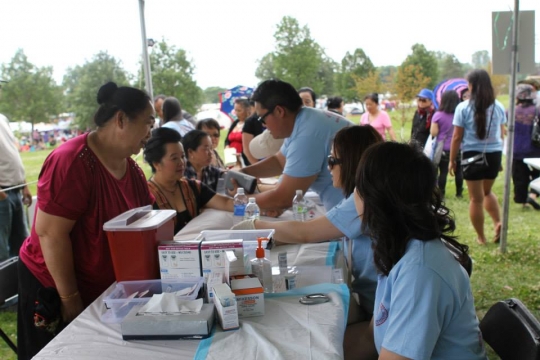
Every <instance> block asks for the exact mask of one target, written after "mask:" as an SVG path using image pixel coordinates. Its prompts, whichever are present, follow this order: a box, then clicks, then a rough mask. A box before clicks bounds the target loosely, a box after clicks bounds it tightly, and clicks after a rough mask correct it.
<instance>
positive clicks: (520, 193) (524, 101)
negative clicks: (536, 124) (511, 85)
mask: <svg viewBox="0 0 540 360" xmlns="http://www.w3.org/2000/svg"><path fill="white" fill-rule="evenodd" d="M535 99H536V91H535V89H534V87H533V86H531V85H529V84H519V85H518V86H517V87H516V115H515V116H516V121H515V127H514V129H515V130H514V156H513V158H512V180H513V182H514V202H515V203H517V204H523V206H524V207H526V206H527V204H529V205H531V206H532V207H533V208H534V209H535V210H540V204H538V203H537V202H536V201H535V200H534V199H533V197H531V196H530V195H529V183H530V182H531V181H532V180H534V179H536V178H537V177H538V176H540V171H539V170H537V169H534V168H533V169H531V168H530V167H529V166H528V165H527V164H525V163H524V162H523V159H524V158H529V157H540V148H537V147H535V146H533V144H532V143H531V132H532V127H533V120H534V118H535V117H536V116H537V115H538V114H540V111H539V109H537V108H536V107H535V106H534V102H533V101H534V100H535ZM532 193H534V194H535V195H538V194H536V193H535V192H534V191H533V192H532ZM535 195H533V196H535Z"/></svg>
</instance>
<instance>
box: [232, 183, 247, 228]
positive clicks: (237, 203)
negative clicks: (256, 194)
mask: <svg viewBox="0 0 540 360" xmlns="http://www.w3.org/2000/svg"><path fill="white" fill-rule="evenodd" d="M247 203H248V198H247V196H246V194H244V188H238V189H237V190H236V195H234V213H233V224H234V225H236V224H238V223H239V222H240V221H242V220H244V216H245V211H246V205H247Z"/></svg>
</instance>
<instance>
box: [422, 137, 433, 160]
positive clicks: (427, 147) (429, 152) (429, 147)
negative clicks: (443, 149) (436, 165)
mask: <svg viewBox="0 0 540 360" xmlns="http://www.w3.org/2000/svg"><path fill="white" fill-rule="evenodd" d="M433 140H434V137H433V136H431V135H429V136H428V138H427V140H426V143H425V144H424V154H425V155H426V156H427V157H428V158H429V159H430V160H432V159H433Z"/></svg>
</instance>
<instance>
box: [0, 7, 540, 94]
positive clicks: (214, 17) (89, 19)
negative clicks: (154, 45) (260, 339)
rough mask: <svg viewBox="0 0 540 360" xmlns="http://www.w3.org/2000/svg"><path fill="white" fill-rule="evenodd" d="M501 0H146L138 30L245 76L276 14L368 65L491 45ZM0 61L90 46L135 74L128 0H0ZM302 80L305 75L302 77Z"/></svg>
mask: <svg viewBox="0 0 540 360" xmlns="http://www.w3.org/2000/svg"><path fill="white" fill-rule="evenodd" d="M513 6H514V2H513V1H511V0H445V1H443V0H431V1H425V0H386V1H384V0H379V1H365V0H332V1H319V0H311V1H304V0H272V1H262V0H251V1H245V0H228V1H224V0H219V1H218V0H189V1H188V0H146V1H145V19H146V35H147V38H152V39H155V40H158V41H159V40H161V39H162V38H164V39H165V40H166V41H167V43H168V44H170V45H174V46H176V47H177V48H181V49H184V50H185V51H186V52H187V54H188V58H189V59H191V60H192V63H193V64H194V65H195V74H194V78H195V81H196V82H197V84H198V85H199V86H200V87H202V88H203V89H204V88H206V87H209V86H221V87H226V88H229V87H233V86H236V85H247V86H254V85H256V84H257V82H258V80H257V78H256V77H255V70H256V68H257V65H258V60H259V59H261V58H262V57H263V56H264V55H265V54H267V53H269V52H271V51H273V50H274V48H275V41H274V37H273V35H274V32H275V31H276V28H277V24H278V23H279V22H280V21H281V19H282V18H283V17H284V16H292V17H294V18H296V19H297V20H298V21H299V23H300V25H302V26H303V25H307V26H308V27H309V29H310V30H311V36H312V37H313V38H314V39H315V41H317V42H318V43H319V44H320V45H321V46H322V47H323V48H324V49H325V51H326V54H327V55H328V56H329V57H330V58H332V59H334V60H335V61H337V62H340V61H341V59H342V58H343V56H344V55H345V54H346V52H347V51H349V52H351V53H352V52H353V51H354V50H355V49H356V48H362V49H363V50H364V51H365V52H366V54H367V55H368V56H369V57H370V58H371V60H372V62H373V63H374V65H375V66H382V65H396V66H397V65H399V64H401V62H402V61H403V60H404V59H405V58H406V57H407V55H408V54H409V53H410V52H411V46H412V45H413V44H415V43H422V44H424V45H425V46H426V48H427V49H428V50H432V51H444V52H447V53H452V54H454V55H456V57H457V58H458V59H459V60H460V61H461V62H470V61H471V55H472V54H473V53H474V52H475V51H478V50H488V51H490V52H491V43H492V42H491V37H492V35H491V34H492V31H491V13H492V12H493V11H511V10H513ZM520 9H521V10H535V11H536V21H535V23H536V28H535V29H527V30H526V31H534V32H535V34H536V36H535V42H536V44H535V46H536V50H535V60H536V62H540V25H539V24H540V1H539V0H522V1H520ZM0 41H1V46H0V63H7V62H9V61H10V60H11V58H12V57H13V56H14V54H15V52H16V51H17V49H19V48H21V49H23V50H24V52H25V54H26V55H27V56H28V58H29V61H30V62H32V63H33V64H35V65H37V66H40V67H41V66H52V67H53V69H54V78H55V80H56V81H57V82H58V83H61V81H62V77H63V75H64V73H65V71H66V69H67V68H69V67H74V66H76V65H83V64H84V63H85V61H88V60H90V59H91V58H92V56H93V55H95V54H96V53H98V52H99V51H107V52H108V53H109V54H110V55H113V56H114V57H115V58H117V59H119V60H120V61H121V62H122V65H123V67H124V68H125V69H126V70H128V71H129V72H131V73H132V74H136V72H137V69H138V64H139V61H140V59H141V53H142V38H141V27H140V17H139V1H138V0H47V1H40V0H0ZM306 85H309V84H306Z"/></svg>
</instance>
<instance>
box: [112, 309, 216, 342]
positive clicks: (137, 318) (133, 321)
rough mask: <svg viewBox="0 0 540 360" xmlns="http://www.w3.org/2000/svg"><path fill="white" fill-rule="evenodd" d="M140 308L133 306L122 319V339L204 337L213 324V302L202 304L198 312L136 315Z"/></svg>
mask: <svg viewBox="0 0 540 360" xmlns="http://www.w3.org/2000/svg"><path fill="white" fill-rule="evenodd" d="M141 308H142V305H141V306H135V307H133V308H132V309H131V311H130V312H129V313H128V314H127V316H126V317H125V318H124V321H122V324H121V331H122V339H124V340H176V339H205V338H207V337H208V336H210V334H211V332H212V327H213V326H214V317H215V316H214V304H203V306H202V309H201V312H200V313H198V314H164V315H152V316H146V315H138V311H139V310H140V309H141Z"/></svg>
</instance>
